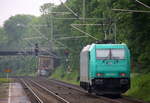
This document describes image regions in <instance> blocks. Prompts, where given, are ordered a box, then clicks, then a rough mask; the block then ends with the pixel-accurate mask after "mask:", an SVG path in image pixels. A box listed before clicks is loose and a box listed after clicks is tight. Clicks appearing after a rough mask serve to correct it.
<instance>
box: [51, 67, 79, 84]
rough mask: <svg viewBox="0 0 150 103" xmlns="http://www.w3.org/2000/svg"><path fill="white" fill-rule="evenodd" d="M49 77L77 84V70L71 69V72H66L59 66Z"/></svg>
mask: <svg viewBox="0 0 150 103" xmlns="http://www.w3.org/2000/svg"><path fill="white" fill-rule="evenodd" d="M50 78H54V79H58V80H61V81H64V82H67V83H71V84H76V85H79V81H78V80H77V78H78V72H77V70H73V71H71V72H67V71H66V70H64V69H63V68H62V67H59V68H57V69H56V70H55V72H54V73H53V74H52V76H51V77H50Z"/></svg>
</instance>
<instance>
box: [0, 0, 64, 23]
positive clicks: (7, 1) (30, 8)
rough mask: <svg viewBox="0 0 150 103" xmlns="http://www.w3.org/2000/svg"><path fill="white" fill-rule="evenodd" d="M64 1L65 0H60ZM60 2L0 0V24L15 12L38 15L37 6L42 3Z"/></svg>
mask: <svg viewBox="0 0 150 103" xmlns="http://www.w3.org/2000/svg"><path fill="white" fill-rule="evenodd" d="M62 1H66V0H62ZM50 2H51V3H55V4H56V5H58V4H60V2H59V0H0V26H2V24H3V23H4V21H5V20H7V19H8V18H9V17H10V16H14V15H16V14H31V15H35V16H39V15H40V11H39V8H40V6H41V5H42V4H44V3H50Z"/></svg>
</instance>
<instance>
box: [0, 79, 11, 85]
mask: <svg viewBox="0 0 150 103" xmlns="http://www.w3.org/2000/svg"><path fill="white" fill-rule="evenodd" d="M9 82H11V79H7V78H0V84H2V83H9Z"/></svg>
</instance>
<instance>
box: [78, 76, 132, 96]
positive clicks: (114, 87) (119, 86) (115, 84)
mask: <svg viewBox="0 0 150 103" xmlns="http://www.w3.org/2000/svg"><path fill="white" fill-rule="evenodd" d="M80 86H81V87H82V88H84V89H85V90H87V91H88V92H90V93H91V92H94V93H97V94H121V93H124V92H126V91H127V90H128V89H129V88H130V79H129V78H95V79H92V84H91V85H90V84H89V83H86V82H80Z"/></svg>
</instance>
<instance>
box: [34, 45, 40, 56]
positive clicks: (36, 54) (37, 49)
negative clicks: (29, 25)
mask: <svg viewBox="0 0 150 103" xmlns="http://www.w3.org/2000/svg"><path fill="white" fill-rule="evenodd" d="M34 52H35V56H38V53H39V46H38V43H36V44H35V49H34Z"/></svg>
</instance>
